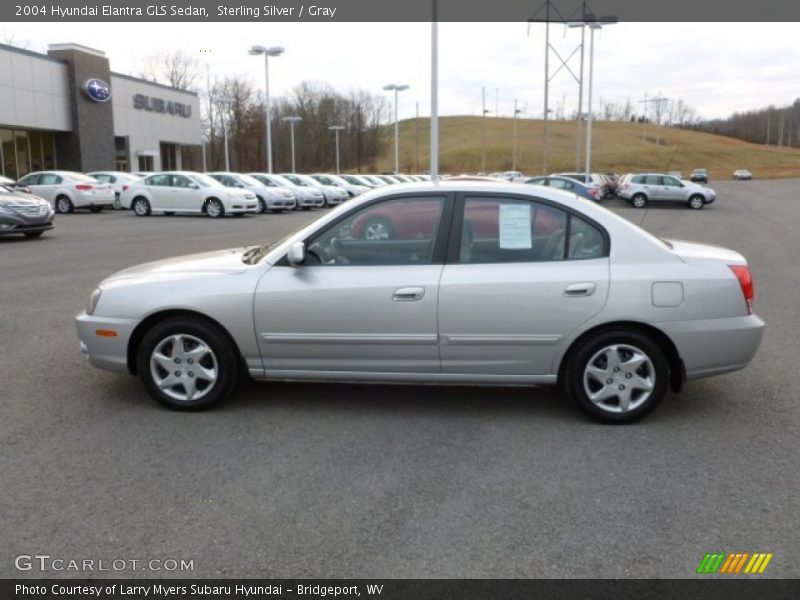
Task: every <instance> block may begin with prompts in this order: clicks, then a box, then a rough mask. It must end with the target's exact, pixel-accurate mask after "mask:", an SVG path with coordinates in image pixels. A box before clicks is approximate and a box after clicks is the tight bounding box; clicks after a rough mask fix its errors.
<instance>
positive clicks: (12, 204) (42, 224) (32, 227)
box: [0, 184, 54, 238]
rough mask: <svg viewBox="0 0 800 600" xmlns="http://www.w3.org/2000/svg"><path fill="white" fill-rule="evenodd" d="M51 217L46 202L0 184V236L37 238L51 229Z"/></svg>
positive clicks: (51, 209) (51, 212)
mask: <svg viewBox="0 0 800 600" xmlns="http://www.w3.org/2000/svg"><path fill="white" fill-rule="evenodd" d="M53 216H54V213H53V207H52V206H50V204H49V203H48V202H47V200H44V199H42V198H39V197H38V196H34V195H32V194H28V193H26V192H22V191H20V190H15V189H13V188H10V187H7V186H5V185H2V184H0V235H10V234H14V233H17V234H24V235H25V237H29V238H36V237H39V236H41V235H42V234H43V233H44V232H45V231H48V230H49V229H52V228H53Z"/></svg>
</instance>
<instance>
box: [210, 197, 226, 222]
mask: <svg viewBox="0 0 800 600" xmlns="http://www.w3.org/2000/svg"><path fill="white" fill-rule="evenodd" d="M205 213H206V215H208V216H209V217H211V218H212V219H219V218H220V217H224V216H225V207H224V206H222V202H220V201H219V200H217V199H216V198H209V199H208V200H207V201H206V205H205Z"/></svg>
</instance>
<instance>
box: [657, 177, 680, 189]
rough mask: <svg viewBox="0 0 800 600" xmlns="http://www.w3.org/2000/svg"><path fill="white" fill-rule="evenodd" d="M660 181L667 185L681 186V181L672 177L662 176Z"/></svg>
mask: <svg viewBox="0 0 800 600" xmlns="http://www.w3.org/2000/svg"><path fill="white" fill-rule="evenodd" d="M661 181H662V182H663V184H664V185H668V186H669V187H681V183H680V182H679V181H678V180H677V179H675V178H674V177H662V178H661Z"/></svg>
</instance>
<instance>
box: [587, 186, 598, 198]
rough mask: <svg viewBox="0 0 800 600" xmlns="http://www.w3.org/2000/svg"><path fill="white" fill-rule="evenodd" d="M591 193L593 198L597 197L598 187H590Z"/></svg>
mask: <svg viewBox="0 0 800 600" xmlns="http://www.w3.org/2000/svg"><path fill="white" fill-rule="evenodd" d="M589 195H590V196H592V197H593V198H597V188H589Z"/></svg>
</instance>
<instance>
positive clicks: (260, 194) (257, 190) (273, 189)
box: [208, 172, 297, 214]
mask: <svg viewBox="0 0 800 600" xmlns="http://www.w3.org/2000/svg"><path fill="white" fill-rule="evenodd" d="M208 176H209V177H211V178H213V179H216V180H217V181H219V182H220V183H221V184H222V185H224V186H225V187H229V188H238V189H244V190H248V191H250V192H253V194H255V197H256V200H257V201H258V212H260V213H262V214H263V213H265V212H267V211H270V210H272V211H276V212H281V211H284V210H294V209H295V208H296V207H297V200H296V199H295V197H294V192H292V190H290V189H289V188H288V187H278V186H276V185H270V184H268V183H265V182H263V181H259V180H258V179H256V178H255V177H251V176H250V175H244V174H242V173H232V172H217V173H208Z"/></svg>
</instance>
